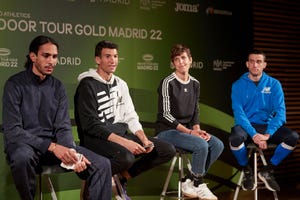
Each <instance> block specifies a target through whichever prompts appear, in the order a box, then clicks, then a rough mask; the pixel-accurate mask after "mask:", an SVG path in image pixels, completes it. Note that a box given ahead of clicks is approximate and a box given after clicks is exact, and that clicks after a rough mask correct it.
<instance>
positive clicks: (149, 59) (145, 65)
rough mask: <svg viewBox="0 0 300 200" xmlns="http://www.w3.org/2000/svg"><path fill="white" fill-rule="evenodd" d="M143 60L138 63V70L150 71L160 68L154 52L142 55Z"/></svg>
mask: <svg viewBox="0 0 300 200" xmlns="http://www.w3.org/2000/svg"><path fill="white" fill-rule="evenodd" d="M142 59H143V62H138V63H137V69H138V70H149V71H156V70H158V63H157V62H153V60H154V56H153V55H152V54H149V53H147V54H144V55H143V56H142Z"/></svg>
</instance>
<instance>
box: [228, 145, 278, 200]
mask: <svg viewBox="0 0 300 200" xmlns="http://www.w3.org/2000/svg"><path fill="white" fill-rule="evenodd" d="M275 148H276V145H275V144H268V149H275ZM247 149H248V157H249V158H250V157H251V155H252V154H253V166H254V167H253V168H254V169H253V171H254V187H255V189H254V199H255V200H257V199H258V190H259V189H266V187H265V186H264V183H263V182H262V181H260V180H259V179H258V176H257V154H259V156H260V158H261V161H262V164H263V165H264V166H267V161H266V158H265V156H264V153H263V151H262V150H261V149H260V148H258V147H257V146H256V145H255V144H254V143H250V144H248V146H247ZM243 177H244V172H243V171H242V172H241V175H240V178H239V180H238V183H237V186H236V189H235V192H234V197H233V200H237V198H238V195H239V191H240V189H241V186H242V180H243ZM273 196H274V199H275V200H278V196H277V192H276V191H273Z"/></svg>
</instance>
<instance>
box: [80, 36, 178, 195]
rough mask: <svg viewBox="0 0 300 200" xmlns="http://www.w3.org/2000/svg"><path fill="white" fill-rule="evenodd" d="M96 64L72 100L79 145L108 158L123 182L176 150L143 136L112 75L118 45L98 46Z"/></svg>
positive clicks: (124, 86) (123, 91)
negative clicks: (95, 67)
mask: <svg viewBox="0 0 300 200" xmlns="http://www.w3.org/2000/svg"><path fill="white" fill-rule="evenodd" d="M95 61H96V63H97V65H98V67H97V69H90V70H89V71H87V72H84V73H82V74H80V75H79V77H78V80H79V81H80V83H79V85H78V87H77V90H76V94H75V98H74V102H75V103H74V106H75V120H76V123H77V127H78V134H79V138H80V143H81V145H83V146H85V147H87V148H89V149H91V150H92V151H94V152H96V153H98V154H100V155H103V156H105V157H107V158H109V159H110V161H111V167H112V174H118V173H119V174H121V175H122V179H121V182H126V180H128V179H129V178H132V177H135V176H137V175H139V174H140V173H142V172H144V171H146V170H149V169H151V168H153V167H155V166H158V165H160V164H162V163H165V162H168V161H169V160H170V159H171V158H173V156H174V155H175V148H174V146H173V145H171V144H169V143H166V142H163V141H161V140H158V139H156V138H153V137H147V136H146V134H145V133H144V131H143V128H142V125H141V124H140V122H139V117H138V115H137V113H136V111H135V108H134V105H133V102H132V99H131V97H130V93H129V89H128V86H127V84H126V82H125V81H123V80H122V79H121V78H119V77H117V76H115V75H114V74H113V73H114V72H115V70H116V68H117V65H118V45H117V44H114V43H112V42H109V41H101V42H99V43H98V44H97V45H96V48H95ZM128 130H129V131H128ZM126 198H127V199H130V198H129V197H126Z"/></svg>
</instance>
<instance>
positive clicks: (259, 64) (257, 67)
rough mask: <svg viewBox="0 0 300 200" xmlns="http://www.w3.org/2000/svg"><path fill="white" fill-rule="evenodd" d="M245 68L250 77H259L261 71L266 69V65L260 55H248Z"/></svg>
mask: <svg viewBox="0 0 300 200" xmlns="http://www.w3.org/2000/svg"><path fill="white" fill-rule="evenodd" d="M246 66H247V68H248V69H249V72H250V75H251V76H252V77H257V76H261V75H262V72H263V70H264V69H265V68H266V66H267V63H266V62H265V58H264V56H263V55H261V54H250V55H249V57H248V61H247V62H246Z"/></svg>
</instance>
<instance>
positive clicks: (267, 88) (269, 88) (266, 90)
mask: <svg viewBox="0 0 300 200" xmlns="http://www.w3.org/2000/svg"><path fill="white" fill-rule="evenodd" d="M261 93H263V94H271V87H264V89H262V91H261Z"/></svg>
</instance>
